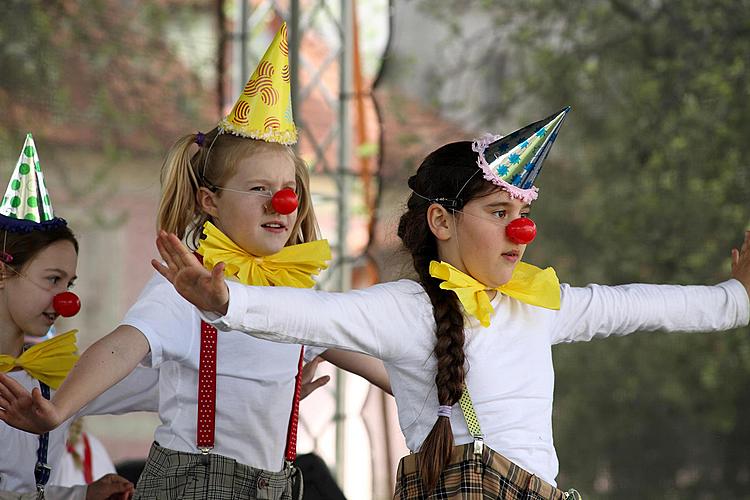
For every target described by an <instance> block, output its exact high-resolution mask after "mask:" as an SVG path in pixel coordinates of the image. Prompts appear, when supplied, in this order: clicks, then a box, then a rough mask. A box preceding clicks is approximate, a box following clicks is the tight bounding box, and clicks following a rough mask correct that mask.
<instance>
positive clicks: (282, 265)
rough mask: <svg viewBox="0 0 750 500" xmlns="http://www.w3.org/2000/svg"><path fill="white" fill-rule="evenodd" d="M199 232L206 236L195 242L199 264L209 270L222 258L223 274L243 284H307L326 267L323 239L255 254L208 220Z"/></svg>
mask: <svg viewBox="0 0 750 500" xmlns="http://www.w3.org/2000/svg"><path fill="white" fill-rule="evenodd" d="M203 234H205V235H206V238H205V239H203V240H201V241H200V245H199V246H198V253H199V254H201V255H202V256H203V265H204V266H206V268H207V269H209V270H211V269H213V268H214V266H215V265H216V264H218V263H219V262H223V263H224V266H225V267H224V274H225V275H226V276H235V277H236V278H237V279H238V280H239V281H240V283H244V284H246V285H256V286H291V287H295V288H310V287H312V286H313V285H314V284H315V281H313V279H312V276H314V275H317V274H318V273H319V272H320V271H321V269H326V268H327V267H328V264H327V263H326V261H327V260H330V258H331V248H330V247H329V246H328V242H327V241H326V240H317V241H311V242H309V243H301V244H299V245H292V246H288V247H284V248H282V249H281V250H280V251H279V252H277V253H275V254H273V255H266V256H264V257H256V256H254V255H250V254H249V253H247V252H245V251H244V250H243V249H242V248H240V247H239V246H238V245H237V244H236V243H234V242H233V241H232V240H230V239H229V238H228V237H227V236H226V235H225V234H224V233H222V232H221V231H220V230H219V228H217V227H216V226H214V225H213V224H211V223H210V222H206V223H205V224H204V225H203Z"/></svg>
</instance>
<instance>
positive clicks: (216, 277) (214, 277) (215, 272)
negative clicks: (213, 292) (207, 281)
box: [211, 262, 224, 289]
mask: <svg viewBox="0 0 750 500" xmlns="http://www.w3.org/2000/svg"><path fill="white" fill-rule="evenodd" d="M211 284H212V285H214V286H215V287H216V288H217V289H218V288H220V285H223V284H224V263H223V262H219V263H218V264H216V265H215V266H214V268H213V269H212V270H211Z"/></svg>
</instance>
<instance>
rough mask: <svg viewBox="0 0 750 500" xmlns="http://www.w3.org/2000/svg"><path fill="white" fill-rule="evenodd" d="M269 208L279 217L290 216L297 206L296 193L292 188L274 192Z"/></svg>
mask: <svg viewBox="0 0 750 500" xmlns="http://www.w3.org/2000/svg"><path fill="white" fill-rule="evenodd" d="M271 206H272V207H273V209H274V210H276V212H278V213H280V214H281V215H287V214H290V213H292V212H294V211H295V210H297V207H298V206H299V200H297V193H295V192H294V189H292V188H284V189H282V190H280V191H276V194H274V195H273V197H271Z"/></svg>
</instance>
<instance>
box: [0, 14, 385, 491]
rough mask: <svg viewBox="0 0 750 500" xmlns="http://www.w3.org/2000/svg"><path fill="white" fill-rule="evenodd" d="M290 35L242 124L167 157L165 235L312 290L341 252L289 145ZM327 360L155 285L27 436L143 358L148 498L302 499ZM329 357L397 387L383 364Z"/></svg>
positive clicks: (189, 140) (212, 261)
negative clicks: (218, 317)
mask: <svg viewBox="0 0 750 500" xmlns="http://www.w3.org/2000/svg"><path fill="white" fill-rule="evenodd" d="M286 33H287V32H286V25H285V24H284V25H282V26H281V29H280V30H279V32H278V33H277V34H276V37H275V38H274V40H273V42H272V43H271V46H270V47H269V48H268V50H267V52H266V53H265V55H264V56H263V58H262V60H261V62H260V63H259V65H258V67H257V69H256V70H255V72H254V73H253V75H252V76H251V77H250V80H249V81H248V83H247V85H246V86H245V87H244V89H243V92H242V95H241V96H240V98H239V100H238V101H237V103H236V104H235V106H234V107H233V109H232V111H231V113H230V114H229V115H228V116H227V117H225V118H224V119H222V120H221V122H220V123H219V125H218V126H217V127H216V128H214V129H213V130H211V131H210V132H208V133H205V134H203V133H197V134H190V135H187V136H185V137H183V138H181V139H179V140H178V141H177V142H176V143H175V145H174V146H173V147H172V149H171V150H170V151H169V153H168V155H167V158H166V160H165V163H164V166H163V170H162V188H163V189H162V191H163V192H162V199H161V203H160V207H159V214H158V227H159V228H160V229H163V230H165V231H169V232H173V233H177V234H179V235H180V237H181V238H185V240H186V241H187V242H188V245H190V246H191V247H192V249H193V250H194V251H196V253H197V254H198V255H199V257H200V258H201V260H202V265H204V266H205V267H206V268H207V269H209V270H210V269H216V270H217V271H219V270H221V271H223V272H224V273H225V275H226V276H227V277H229V278H230V279H233V280H237V281H239V282H241V283H246V284H252V285H263V286H269V285H270V286H278V285H284V286H292V287H311V286H313V284H314V280H313V277H314V276H315V275H317V274H318V273H319V272H320V270H322V269H325V268H326V266H327V264H326V261H327V260H328V259H330V250H329V247H328V244H327V242H325V241H322V240H318V228H317V223H316V219H315V214H314V211H313V207H312V204H311V197H310V192H309V186H308V184H309V179H308V173H307V168H306V166H305V164H304V162H303V161H302V160H301V159H300V158H299V157H298V156H297V155H296V154H295V152H294V151H293V149H292V148H291V147H290V144H293V143H294V142H296V139H297V131H296V128H295V126H294V122H293V119H292V110H291V100H290V94H291V92H290V87H289V83H290V82H289V78H290V72H289V63H288V46H287V38H286V36H287V35H286ZM196 146H197V150H196ZM219 262H223V264H222V265H221V266H218V267H216V266H217V264H218V263H219ZM290 307H294V306H293V305H292V304H290ZM322 351H324V349H305V350H304V351H301V349H300V347H298V346H292V345H280V344H275V343H271V342H267V341H259V340H257V339H253V338H251V337H247V336H245V335H243V334H240V333H237V334H235V335H217V332H216V329H215V328H213V327H212V326H211V325H210V324H208V323H206V322H204V321H201V318H200V316H199V312H198V310H197V309H196V308H195V307H193V306H192V305H191V304H189V303H188V302H186V301H185V300H184V299H182V297H180V296H179V295H178V294H177V293H176V292H175V290H174V288H173V287H172V286H171V284H170V283H169V282H168V281H167V280H165V279H164V278H163V277H161V276H160V275H159V274H155V276H154V278H153V279H152V280H151V282H150V283H148V284H147V285H146V288H145V289H144V290H143V292H142V293H141V296H140V297H139V299H138V300H137V302H136V304H135V305H134V306H133V307H132V308H131V309H130V311H129V312H128V313H127V315H126V316H125V319H124V320H123V321H122V324H121V325H120V326H118V327H117V328H116V329H115V330H114V331H113V332H112V333H111V334H109V335H108V336H107V337H105V338H103V339H102V340H100V341H99V342H97V343H96V344H94V345H93V346H92V347H91V348H89V349H88V350H87V351H86V352H85V353H84V354H83V355H82V357H81V361H80V362H79V364H78V366H76V368H75V369H74V370H73V371H72V372H71V375H70V377H69V378H68V380H67V381H66V382H65V384H63V386H62V387H61V389H60V391H59V393H58V395H57V397H55V398H53V400H52V402H51V403H48V402H45V401H41V400H39V401H35V402H34V404H35V405H36V404H41V405H44V410H43V411H42V412H41V414H40V415H42V418H41V419H38V420H37V418H36V417H37V416H38V415H39V414H37V415H33V414H32V415H30V417H29V418H30V420H29V421H28V422H26V423H21V424H19V425H21V426H22V427H25V428H28V429H29V430H32V431H36V432H41V431H44V430H47V429H49V428H50V427H54V426H55V425H57V424H58V422H60V421H61V420H63V419H64V418H66V417H67V416H68V415H69V414H70V413H71V412H73V411H75V410H76V409H77V408H80V407H81V406H83V405H85V404H86V402H87V401H88V400H90V399H91V398H92V397H94V396H96V394H98V393H99V392H101V391H102V390H104V389H106V388H107V387H109V386H110V385H112V384H113V383H115V382H116V381H117V380H118V379H119V378H121V377H122V376H124V375H125V374H127V373H128V372H129V371H130V370H132V369H133V367H135V365H136V364H137V363H138V362H140V361H141V360H142V359H143V358H144V357H145V362H147V363H149V364H150V365H151V366H154V367H159V368H160V405H159V414H160V417H161V421H162V423H161V425H160V426H159V427H158V428H157V429H156V433H155V443H154V444H153V446H152V449H151V452H150V454H149V457H148V461H147V463H146V467H145V470H144V472H143V474H142V475H141V478H140V481H139V483H138V485H137V487H136V496H135V497H136V498H158V499H160V500H161V499H168V498H200V499H203V498H212V499H227V500H229V499H236V498H264V499H265V498H267V499H291V498H292V496H293V490H294V487H295V483H299V480H298V479H299V478H298V476H299V475H298V472H297V470H296V469H295V467H294V466H293V460H294V458H295V453H296V432H297V411H298V403H299V399H300V398H301V397H302V396H303V393H304V391H305V390H310V389H311V388H314V387H315V386H316V383H315V382H313V383H311V384H310V385H309V386H308V387H307V388H305V387H303V386H302V378H301V371H300V368H301V366H302V362H303V352H304V356H305V357H306V358H307V359H311V358H313V357H314V356H315V354H318V353H321V352H322ZM323 356H324V357H327V359H329V360H331V361H333V362H335V363H337V364H339V366H342V367H345V368H348V369H350V371H354V372H355V373H359V374H362V375H363V376H366V378H368V379H369V380H371V381H372V382H374V383H377V384H378V385H379V386H381V387H382V388H384V389H385V390H389V387H388V379H387V375H386V374H385V370H384V368H383V365H382V363H381V362H380V361H378V360H374V359H371V358H367V357H366V356H363V355H360V354H355V353H343V352H333V351H327V352H325V353H324V354H323ZM321 382H322V381H320V379H319V382H317V385H320V383H321ZM21 392H22V391H19V394H21ZM19 397H22V396H19ZM23 397H28V396H23ZM0 418H2V415H0ZM299 494H301V491H300V492H299Z"/></svg>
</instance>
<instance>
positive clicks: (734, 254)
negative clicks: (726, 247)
mask: <svg viewBox="0 0 750 500" xmlns="http://www.w3.org/2000/svg"><path fill="white" fill-rule="evenodd" d="M739 263H740V251H739V250H737V249H736V248H733V249H732V270H733V271H734V269H735V268H736V267H737V264H739Z"/></svg>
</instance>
